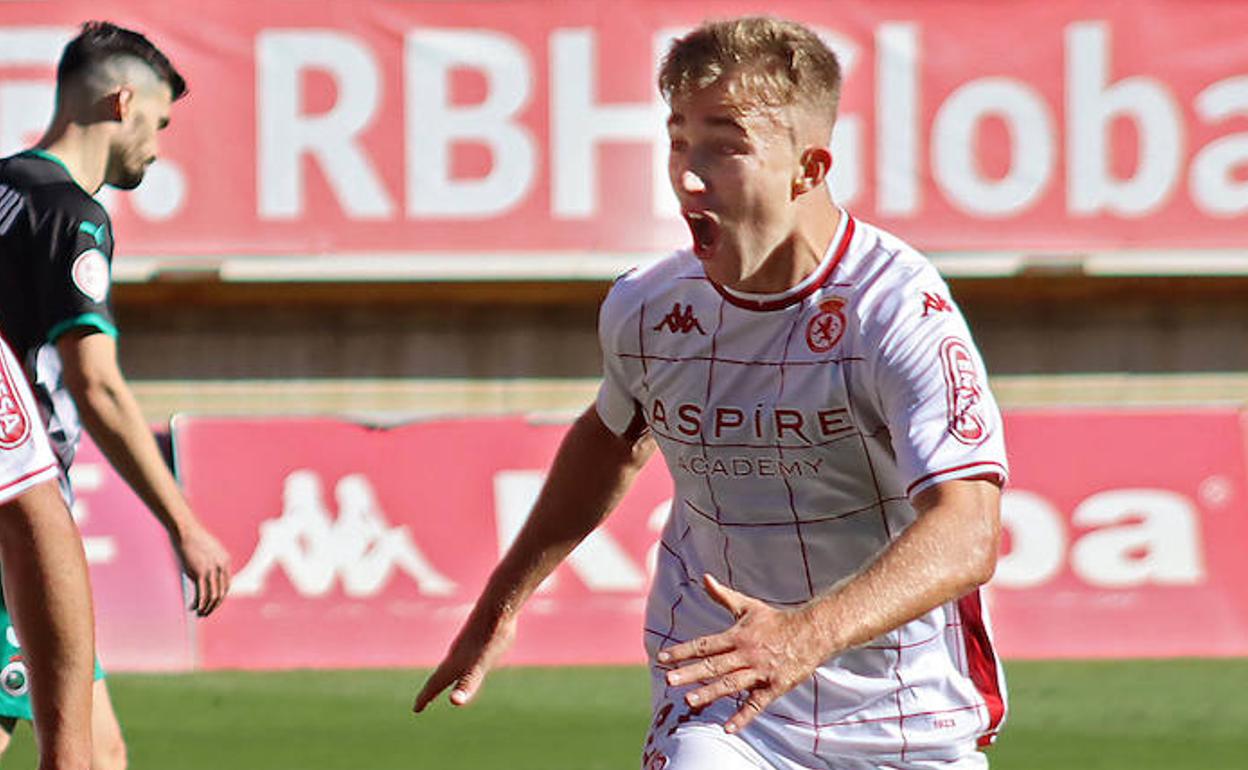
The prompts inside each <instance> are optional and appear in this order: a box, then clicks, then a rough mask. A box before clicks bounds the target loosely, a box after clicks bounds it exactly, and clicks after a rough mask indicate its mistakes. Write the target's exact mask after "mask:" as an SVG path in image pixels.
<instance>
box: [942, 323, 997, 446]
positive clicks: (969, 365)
mask: <svg viewBox="0 0 1248 770" xmlns="http://www.w3.org/2000/svg"><path fill="white" fill-rule="evenodd" d="M940 363H941V368H942V369H943V371H944V375H945V396H946V403H947V405H948V410H949V432H950V433H951V434H953V437H954V438H956V439H957V440H958V441H961V442H962V443H963V444H971V445H975V444H980V443H982V442H983V440H984V439H986V438H987V437H988V424H987V423H986V422H985V421H984V418H983V414H982V413H981V411H982V410H981V407H982V404H983V400H984V389H983V385H982V383H981V382H980V377H979V370H978V369H977V368H976V366H975V357H974V356H973V355H971V348H970V346H969V345H967V344H966V342H964V341H963V340H961V339H959V338H957V337H946V338H945V339H944V341H942V342H941V343H940Z"/></svg>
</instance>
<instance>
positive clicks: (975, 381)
mask: <svg viewBox="0 0 1248 770" xmlns="http://www.w3.org/2000/svg"><path fill="white" fill-rule="evenodd" d="M863 328H864V337H865V339H866V341H867V355H868V359H869V360H870V361H871V364H872V373H873V385H874V389H875V392H876V393H877V394H878V398H879V405H880V408H881V411H882V413H883V417H884V419H885V421H886V423H887V425H888V429H889V433H890V435H891V437H892V445H893V450H894V452H895V454H896V458H897V465H898V469H899V471H900V473H901V479H902V481H903V482H904V483H905V484H906V493H907V494H908V495H913V494H914V493H916V492H918V491H921V490H923V489H925V488H927V487H929V486H932V485H933V484H937V483H940V482H943V481H951V480H955V479H964V478H976V477H987V478H992V479H993V480H995V481H996V482H997V483H1000V484H1004V482H1005V480H1006V476H1007V475H1008V465H1007V462H1006V456H1005V441H1004V436H1003V431H1002V425H1001V414H1000V411H999V410H998V408H997V404H996V401H995V399H994V398H993V395H992V392H991V391H990V390H989V389H988V381H987V376H986V373H985V369H984V363H983V360H982V359H981V357H980V354H979V351H978V350H977V349H976V347H975V343H974V341H973V339H972V338H971V333H970V330H969V329H968V327H967V325H966V321H965V320H964V319H963V317H962V313H961V311H960V310H959V309H958V307H957V305H955V304H954V302H953V300H952V298H951V296H950V294H949V290H948V288H947V287H946V285H945V283H944V281H943V280H941V278H940V276H939V274H938V273H937V272H936V270H935V268H933V267H931V266H930V264H926V263H924V265H923V266H922V267H919V268H917V269H913V271H912V272H911V273H910V275H908V276H907V277H905V278H903V279H902V280H900V281H898V282H897V283H895V284H893V285H892V286H890V287H888V288H887V289H886V290H885V291H883V292H882V296H881V297H880V299H879V300H878V302H876V303H874V308H873V310H871V311H869V315H868V317H867V318H864V321H863Z"/></svg>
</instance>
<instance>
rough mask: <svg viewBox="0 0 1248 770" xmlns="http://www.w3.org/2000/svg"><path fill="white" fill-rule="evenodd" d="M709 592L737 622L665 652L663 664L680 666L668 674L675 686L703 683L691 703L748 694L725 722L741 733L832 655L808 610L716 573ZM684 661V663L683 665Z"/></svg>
mask: <svg viewBox="0 0 1248 770" xmlns="http://www.w3.org/2000/svg"><path fill="white" fill-rule="evenodd" d="M703 583H704V584H705V586H706V592H707V593H708V594H710V596H711V598H712V599H714V600H715V601H717V602H719V603H720V604H722V605H723V606H724V607H726V608H727V609H728V611H729V612H731V613H732V615H733V617H734V618H736V619H737V622H736V623H735V624H734V625H733V626H732V627H731V628H729V629H728V630H727V631H724V632H722V633H719V634H713V635H711V636H702V637H698V638H697V639H692V640H690V641H688V642H684V643H682V644H677V645H674V646H672V647H668V648H667V649H665V650H662V651H661V652H659V663H662V664H665V665H672V666H676V668H674V669H673V670H671V671H669V672H668V673H667V683H668V684H669V685H672V686H673V687H679V686H682V685H688V684H694V683H699V682H700V683H701V684H702V686H701V687H698V688H696V689H693V690H690V691H689V692H687V693H686V694H685V702H686V703H688V704H689V705H690V706H691V707H694V708H701V707H703V706H705V705H707V704H708V703H710V702H712V701H714V700H718V699H719V698H724V697H731V696H733V695H735V694H737V693H740V692H744V693H746V694H747V697H746V699H745V701H744V702H743V703H742V704H741V708H740V709H739V710H738V711H737V713H736V714H734V715H733V716H732V718H731V719H729V720H728V721H727V722H726V723H725V724H724V729H725V730H726V731H727V732H730V733H735V732H737V731H738V730H740V729H741V728H743V727H745V726H746V725H747V724H749V723H750V720H752V719H753V718H754V717H755V716H757V715H758V714H760V713H761V712H762V711H763V709H765V708H767V706H769V705H770V704H771V702H772V701H774V700H775V699H776V698H779V697H780V696H781V695H783V694H785V693H786V692H788V691H789V690H791V689H793V688H794V687H796V686H797V685H798V684H800V683H801V682H803V681H805V680H806V679H807V678H808V677H810V675H811V673H812V672H813V671H814V670H815V669H816V668H817V667H818V666H819V664H820V663H822V662H823V661H824V660H826V659H827V657H828V653H827V652H826V651H824V650H823V649H822V645H821V644H820V641H819V639H818V634H817V633H816V628H815V627H814V624H813V623H812V622H811V621H810V619H809V616H808V615H807V614H806V613H805V612H804V611H803V610H802V609H792V610H788V609H776V608H774V607H772V606H771V605H769V604H766V603H764V602H761V601H759V600H758V599H754V598H752V597H749V596H746V595H745V594H743V593H740V592H738V591H734V590H732V589H731V588H728V587H727V586H725V585H722V584H720V583H719V582H718V581H717V580H715V578H713V577H711V576H710V575H704V576H703ZM681 664H684V665H681Z"/></svg>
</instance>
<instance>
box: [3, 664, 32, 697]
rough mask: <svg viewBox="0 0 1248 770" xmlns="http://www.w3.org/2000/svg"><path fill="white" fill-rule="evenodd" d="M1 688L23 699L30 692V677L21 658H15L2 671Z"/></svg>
mask: <svg viewBox="0 0 1248 770" xmlns="http://www.w3.org/2000/svg"><path fill="white" fill-rule="evenodd" d="M0 688H3V689H4V691H5V692H6V693H8V694H9V695H11V696H14V697H21V696H23V695H25V694H26V693H27V692H29V691H30V677H29V676H27V674H26V664H25V663H24V662H23V661H22V659H21V658H14V659H13V660H11V661H9V664H8V665H7V666H5V667H4V669H3V670H0Z"/></svg>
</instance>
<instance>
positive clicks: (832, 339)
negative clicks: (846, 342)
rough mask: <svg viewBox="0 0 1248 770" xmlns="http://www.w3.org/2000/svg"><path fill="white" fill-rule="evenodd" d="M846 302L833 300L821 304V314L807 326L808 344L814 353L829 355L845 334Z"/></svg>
mask: <svg viewBox="0 0 1248 770" xmlns="http://www.w3.org/2000/svg"><path fill="white" fill-rule="evenodd" d="M844 306H845V300H843V299H839V298H833V299H829V300H825V301H823V302H821V303H819V313H818V314H817V315H816V316H815V317H814V318H811V319H810V323H808V324H806V344H807V345H808V346H809V347H810V350H811V352H813V353H827V352H828V351H829V350H831V349H832V348H834V347H836V343H838V342H840V341H841V336H842V335H843V334H845V314H844V313H842V312H841V308H842V307H844Z"/></svg>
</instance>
